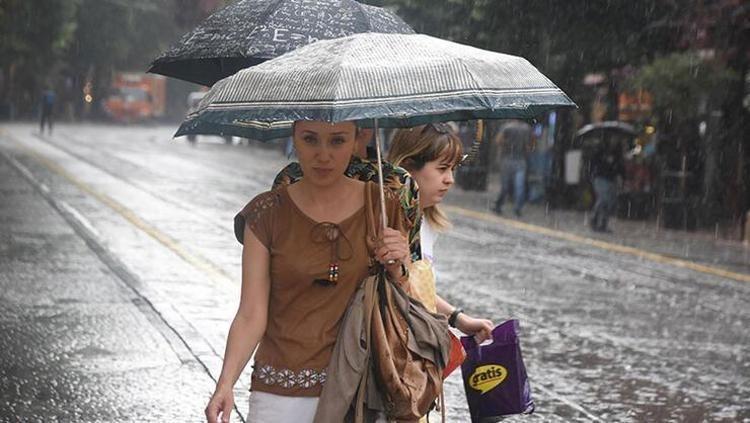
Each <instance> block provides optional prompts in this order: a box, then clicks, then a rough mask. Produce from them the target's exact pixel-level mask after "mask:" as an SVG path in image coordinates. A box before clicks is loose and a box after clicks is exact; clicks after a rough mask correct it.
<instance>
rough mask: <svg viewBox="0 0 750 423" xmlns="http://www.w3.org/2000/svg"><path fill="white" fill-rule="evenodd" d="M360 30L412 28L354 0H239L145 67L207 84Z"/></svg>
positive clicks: (401, 31)
mask: <svg viewBox="0 0 750 423" xmlns="http://www.w3.org/2000/svg"><path fill="white" fill-rule="evenodd" d="M361 32H383V33H405V34H408V33H413V32H414V31H413V30H412V29H411V27H409V25H407V24H406V23H405V22H404V21H402V20H401V19H400V18H399V17H398V16H396V15H395V14H393V13H392V12H390V11H388V10H386V9H382V8H379V7H374V6H368V5H365V4H361V3H358V2H356V1H354V0H315V1H310V0H240V1H238V2H236V3H233V4H231V5H229V6H227V7H225V8H223V9H221V10H219V11H218V12H216V13H214V14H213V15H211V16H209V17H208V18H207V19H206V20H205V21H203V22H202V23H201V24H200V25H199V26H198V27H197V28H195V29H194V30H192V31H191V32H189V33H187V34H186V35H185V36H183V37H182V39H181V40H180V41H179V42H178V43H177V44H175V45H174V46H172V47H171V48H170V49H169V50H168V51H167V52H165V53H164V54H162V55H161V56H159V57H158V58H157V59H156V60H154V62H153V63H152V64H151V68H150V69H149V70H148V71H149V72H153V73H158V74H161V75H165V76H169V77H173V78H177V79H183V80H185V81H190V82H195V83H198V84H202V85H207V86H211V85H213V84H214V83H216V81H218V80H220V79H223V78H226V77H228V76H230V75H233V74H234V73H236V72H237V71H239V70H240V69H244V68H247V67H250V66H255V65H258V64H260V63H263V62H264V61H266V60H269V59H272V58H274V57H277V56H280V55H282V54H284V53H286V52H288V51H292V50H294V49H296V48H298V47H301V46H303V45H306V44H309V43H311V42H314V41H317V40H324V39H331V38H338V37H344V36H347V35H351V34H356V33H361Z"/></svg>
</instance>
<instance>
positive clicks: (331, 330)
mask: <svg viewBox="0 0 750 423" xmlns="http://www.w3.org/2000/svg"><path fill="white" fill-rule="evenodd" d="M364 191H365V192H366V193H367V192H368V191H369V192H370V193H371V197H370V198H372V200H370V198H367V196H366V200H365V206H364V207H363V208H362V209H360V210H359V211H357V212H356V213H354V214H353V215H351V216H349V217H348V218H346V219H344V220H343V221H342V222H339V223H338V225H323V226H321V223H320V222H315V221H313V220H312V219H311V218H310V217H308V216H307V215H305V214H304V213H303V212H302V211H301V210H300V209H299V208H297V206H296V205H295V204H294V202H293V201H292V200H291V198H290V197H289V194H288V192H287V187H286V186H284V187H280V188H278V189H277V190H274V191H268V192H265V193H263V194H260V195H258V196H257V197H255V198H254V199H253V200H252V201H250V203H248V204H247V205H246V206H245V208H244V209H243V210H242V211H241V212H240V213H239V214H238V215H237V216H236V217H235V235H236V237H237V239H238V240H239V241H240V242H242V239H243V231H244V228H245V227H249V228H250V230H252V231H253V233H254V234H255V236H256V237H258V239H259V240H260V242H261V243H262V244H263V245H265V246H266V248H268V251H269V252H270V254H271V264H270V276H271V291H270V298H269V308H268V324H267V327H266V332H265V334H264V336H263V338H262V339H261V341H260V345H259V346H258V350H257V351H256V353H255V366H254V371H253V376H252V389H253V390H257V391H263V392H269V393H274V394H278V395H289V396H319V395H320V391H321V387H322V384H323V383H325V376H326V373H325V368H326V367H327V365H328V362H329V359H330V357H331V352H332V350H333V346H334V343H335V342H336V334H337V333H338V328H339V324H340V323H341V320H342V318H343V315H344V312H345V310H346V306H347V304H348V302H349V299H350V297H351V296H352V294H353V293H354V291H355V290H356V288H357V285H358V283H359V282H360V281H361V280H362V279H364V278H365V277H366V276H367V275H368V273H369V267H370V259H369V257H370V254H369V252H368V243H367V242H366V237H367V236H368V231H367V230H366V227H367V225H366V224H367V221H368V213H369V214H370V217H369V218H370V219H372V218H373V216H374V218H375V219H377V217H378V216H379V214H378V213H379V209H378V208H377V207H378V204H379V197H378V195H379V194H378V193H377V185H376V184H374V183H371V182H370V183H367V186H366V189H365V190H364ZM386 193H388V191H387V190H386ZM386 211H387V214H388V218H389V222H391V224H390V226H391V227H396V228H398V229H400V230H402V232H403V233H404V234H406V233H407V228H405V227H404V220H405V219H404V218H403V217H402V216H403V215H402V212H401V208H400V206H399V203H398V198H397V197H396V196H395V195H393V194H387V197H386ZM322 227H323V228H328V229H330V228H331V227H335V228H336V229H337V243H338V245H337V246H336V245H335V244H334V243H333V242H332V241H329V239H326V237H325V236H321V228H322ZM332 245H333V247H335V248H336V250H335V251H336V253H335V254H334V255H332ZM332 257H334V259H333V260H334V261H336V262H337V264H338V278H337V281H336V282H335V283H321V282H322V281H326V280H328V279H329V271H330V264H331V261H332Z"/></svg>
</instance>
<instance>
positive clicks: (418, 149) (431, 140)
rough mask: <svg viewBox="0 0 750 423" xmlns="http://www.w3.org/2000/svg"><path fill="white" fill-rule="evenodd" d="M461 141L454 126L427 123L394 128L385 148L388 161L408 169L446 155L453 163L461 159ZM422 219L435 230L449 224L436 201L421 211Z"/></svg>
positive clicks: (416, 167)
mask: <svg viewBox="0 0 750 423" xmlns="http://www.w3.org/2000/svg"><path fill="white" fill-rule="evenodd" d="M462 157H463V144H462V143H461V139H460V138H458V135H456V133H455V132H454V131H453V129H452V128H451V127H450V126H449V125H448V124H445V123H428V124H427V125H421V126H416V127H413V128H403V129H399V130H398V131H396V134H395V136H394V138H393V141H392V142H391V147H390V149H389V150H388V161H389V162H391V163H392V164H393V165H394V166H400V167H402V168H404V169H406V170H407V171H409V172H414V171H418V170H421V169H422V168H423V167H424V165H425V164H427V162H431V161H434V160H438V159H441V158H447V159H448V161H449V162H450V163H452V166H454V167H455V166H456V165H458V164H459V163H460V162H461V159H462ZM422 211H423V213H424V215H425V218H426V219H427V221H428V222H430V224H431V225H432V226H433V227H434V228H435V229H437V230H438V231H444V230H446V229H449V228H450V226H451V223H450V221H449V220H448V217H447V216H446V215H445V213H443V211H442V210H440V207H438V205H437V204H435V205H434V206H430V207H426V208H424V209H423V210H422Z"/></svg>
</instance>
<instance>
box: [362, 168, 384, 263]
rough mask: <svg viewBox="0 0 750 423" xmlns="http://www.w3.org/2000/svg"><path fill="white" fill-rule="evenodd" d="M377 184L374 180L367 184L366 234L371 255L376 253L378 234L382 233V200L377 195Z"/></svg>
mask: <svg viewBox="0 0 750 423" xmlns="http://www.w3.org/2000/svg"><path fill="white" fill-rule="evenodd" d="M376 187H377V185H376V184H375V183H373V182H368V183H367V186H365V224H366V226H367V227H366V228H365V236H366V237H367V239H366V241H367V250H368V252H369V254H370V256H371V257H372V256H374V255H375V249H376V246H377V242H378V235H379V234H380V230H379V228H380V227H381V224H380V221H379V218H378V216H379V209H380V207H379V206H380V201H378V200H377V197H376V192H375V191H376Z"/></svg>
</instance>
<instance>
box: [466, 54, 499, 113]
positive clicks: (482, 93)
mask: <svg viewBox="0 0 750 423" xmlns="http://www.w3.org/2000/svg"><path fill="white" fill-rule="evenodd" d="M459 63H460V64H461V67H462V68H463V69H464V71H466V73H467V74H468V75H469V77H470V78H471V80H472V82H474V85H475V86H476V87H477V88H476V90H477V91H479V92H480V93H481V96H482V100H483V101H484V103H485V107H487V108H488V109H490V110H493V109H494V107H493V105H492V103H490V99H489V97H487V94H486V92H485V90H484V89H483V88H481V87H482V85H481V84H480V83H479V81H478V80H477V78H476V76H475V75H474V72H472V70H471V69H470V68H469V66H467V65H466V62H464V61H463V60H459Z"/></svg>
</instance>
